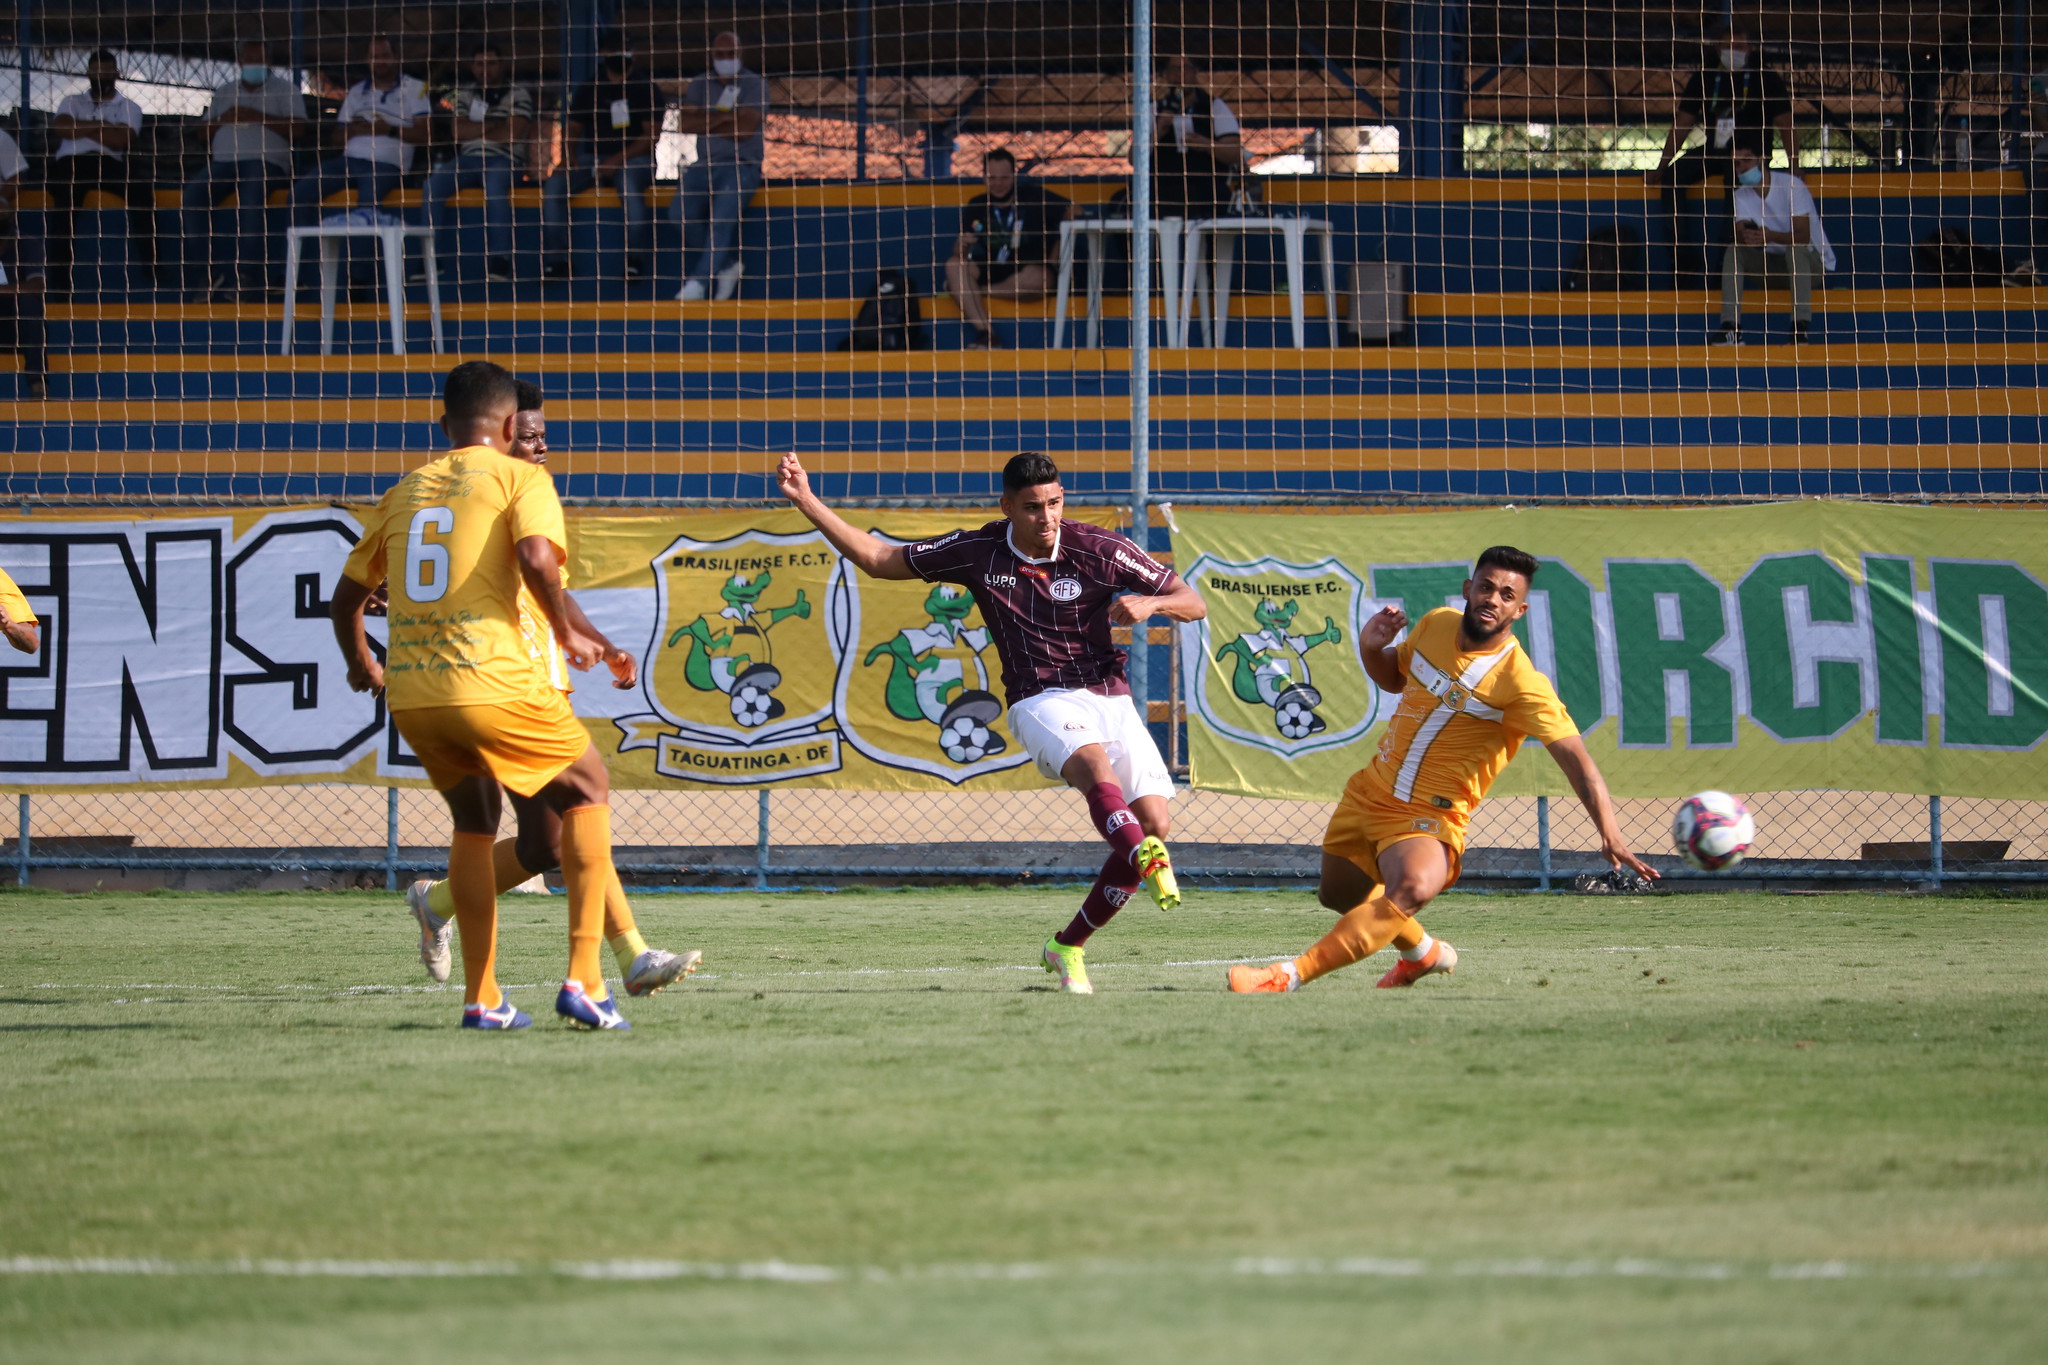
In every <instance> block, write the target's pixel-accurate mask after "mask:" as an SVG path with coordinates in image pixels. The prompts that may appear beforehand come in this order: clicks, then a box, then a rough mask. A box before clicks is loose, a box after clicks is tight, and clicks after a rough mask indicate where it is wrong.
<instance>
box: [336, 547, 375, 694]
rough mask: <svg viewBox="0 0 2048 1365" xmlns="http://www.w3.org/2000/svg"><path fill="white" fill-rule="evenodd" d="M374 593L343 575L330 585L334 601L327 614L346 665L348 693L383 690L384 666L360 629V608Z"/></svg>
mask: <svg viewBox="0 0 2048 1365" xmlns="http://www.w3.org/2000/svg"><path fill="white" fill-rule="evenodd" d="M375 591H376V589H375V588H372V587H369V586H368V585H366V584H362V583H358V582H356V581H355V580H354V579H353V578H350V577H349V576H348V575H347V574H343V575H342V576H341V578H340V579H339V580H338V581H336V583H335V585H334V601H333V602H332V603H331V604H330V605H329V606H328V615H329V617H330V618H332V620H333V621H334V642H335V643H336V644H338V645H340V646H341V657H342V659H343V661H345V662H346V663H347V664H348V686H349V690H350V691H351V692H382V691H383V690H384V665H382V664H380V663H378V662H377V656H376V655H374V654H372V653H371V652H370V637H369V636H368V635H367V634H366V633H365V632H364V630H363V608H364V607H365V606H367V605H368V604H369V601H370V594H371V593H373V592H375Z"/></svg>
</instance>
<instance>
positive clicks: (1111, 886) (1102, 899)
mask: <svg viewBox="0 0 2048 1365" xmlns="http://www.w3.org/2000/svg"><path fill="white" fill-rule="evenodd" d="M1138 885H1139V882H1138V874H1137V871H1136V870H1135V869H1134V868H1132V866H1131V860H1130V859H1129V858H1128V857H1126V856H1125V855H1124V853H1123V852H1122V851H1121V850H1119V851H1117V852H1115V853H1112V854H1110V855H1109V860H1108V861H1107V862H1105V863H1103V865H1102V871H1101V872H1099V873H1098V874H1096V877H1095V885H1093V886H1091V887H1089V888H1088V898H1087V899H1086V900H1084V901H1082V902H1081V912H1080V913H1079V914H1077V915H1075V916H1074V918H1073V919H1071V920H1070V921H1068V923H1067V927H1066V928H1064V929H1062V930H1060V931H1059V932H1058V933H1057V934H1054V935H1053V937H1054V938H1055V939H1057V940H1059V941H1060V942H1061V943H1064V944H1066V945H1067V946H1068V947H1069V948H1078V947H1080V946H1081V945H1082V944H1084V943H1086V942H1087V941H1088V935H1090V934H1092V933H1094V932H1095V931H1096V930H1097V929H1100V928H1101V927H1102V926H1103V925H1105V924H1107V923H1109V922H1110V921H1111V920H1112V919H1114V918H1116V912H1117V911H1119V910H1121V909H1123V908H1124V906H1125V905H1126V904H1127V903H1128V902H1129V901H1130V899H1131V897H1132V896H1133V895H1134V894H1136V892H1137V890H1138Z"/></svg>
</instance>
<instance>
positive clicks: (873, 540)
mask: <svg viewBox="0 0 2048 1365" xmlns="http://www.w3.org/2000/svg"><path fill="white" fill-rule="evenodd" d="M775 485H776V487H778V488H780V489H781V490H782V496H783V497H785V498H788V499H789V500H790V501H791V502H792V503H794V504H795V505H796V510H797V511H799V512H801V513H803V514H804V516H805V518H807V519H808V520H809V521H810V523H811V525H813V526H815V527H817V528H818V529H819V530H820V531H823V532H824V533H825V539H827V540H829V541H831V542H832V548H833V549H835V550H837V551H839V553H840V554H842V555H844V556H845V557H846V558H847V559H849V560H851V561H852V562H853V564H854V567H856V568H858V569H859V570H860V571H861V572H862V573H864V574H866V575H867V576H868V577H869V578H916V577H917V576H918V574H917V570H915V569H913V568H911V567H910V560H909V559H908V558H907V557H906V556H905V555H904V553H903V547H902V546H901V545H891V544H889V543H888V542H887V541H885V540H881V539H879V538H877V537H875V536H871V535H869V534H868V533H867V532H866V531H863V530H861V529H860V528H859V527H857V526H854V525H853V524H852V523H850V522H848V521H847V520H846V518H844V517H842V516H840V515H839V514H838V513H837V512H835V511H833V510H832V509H831V508H829V507H827V506H826V505H825V504H824V501H823V500H822V499H820V498H819V497H818V495H817V494H816V493H813V492H812V491H811V476H810V475H809V474H806V473H805V472H804V466H803V461H801V460H799V459H797V457H796V452H795V451H791V452H790V453H789V454H787V455H785V456H783V457H782V463H781V464H779V465H777V466H776V467H775Z"/></svg>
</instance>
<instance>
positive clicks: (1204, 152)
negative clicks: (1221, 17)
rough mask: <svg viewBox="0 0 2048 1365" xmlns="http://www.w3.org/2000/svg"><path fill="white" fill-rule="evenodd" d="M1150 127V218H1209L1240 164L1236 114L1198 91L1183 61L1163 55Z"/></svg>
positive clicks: (1191, 68) (1197, 78)
mask: <svg viewBox="0 0 2048 1365" xmlns="http://www.w3.org/2000/svg"><path fill="white" fill-rule="evenodd" d="M1164 74H1165V77H1166V90H1165V92H1164V93H1163V94H1162V95H1161V96H1160V100H1159V112H1158V114H1157V116H1156V117H1155V118H1154V120H1153V127H1152V216H1153V217H1155V218H1215V217H1219V216H1220V215H1222V213H1223V212H1224V210H1225V209H1227V208H1228V207H1229V205H1230V178H1231V176H1232V174H1233V173H1234V172H1236V171H1237V169H1238V168H1239V167H1240V166H1242V165H1243V164H1244V139H1243V137H1242V136H1241V135H1240V134H1239V132H1238V124H1237V115H1236V114H1234V113H1232V112H1231V109H1230V106H1229V104H1227V103H1225V102H1224V100H1223V98H1222V96H1220V95H1212V94H1210V93H1209V92H1208V91H1207V90H1206V89H1204V88H1203V87H1202V73H1201V72H1200V71H1199V70H1197V69H1196V67H1195V64H1194V63H1193V62H1191V61H1189V60H1188V59H1187V58H1186V57H1169V58H1167V60H1166V64H1165V72H1164Z"/></svg>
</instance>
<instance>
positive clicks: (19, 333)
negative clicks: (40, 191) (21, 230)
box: [0, 132, 49, 398]
mask: <svg viewBox="0 0 2048 1365" xmlns="http://www.w3.org/2000/svg"><path fill="white" fill-rule="evenodd" d="M26 169H28V159H27V158H26V157H24V156H22V154H21V147H20V145H19V144H17V143H16V142H15V140H14V139H13V138H12V137H9V136H8V135H7V134H6V133H5V132H0V250H4V253H5V255H6V257H7V259H8V261H9V262H11V264H0V351H13V352H15V353H16V354H18V355H20V356H21V360H22V383H21V388H20V389H19V390H18V392H19V393H20V394H21V396H22V397H24V398H45V397H48V396H49V389H48V386H47V381H46V380H45V378H44V376H45V374H46V373H47V371H48V361H47V359H46V357H45V353H44V342H43V297H42V295H43V274H42V272H41V271H40V270H35V271H30V270H28V269H27V268H25V267H23V266H22V265H21V263H20V253H19V252H18V251H17V250H16V249H15V248H16V241H15V235H14V225H15V211H16V209H17V207H18V206H19V204H20V201H21V173H22V172H23V171H24V170H26Z"/></svg>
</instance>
